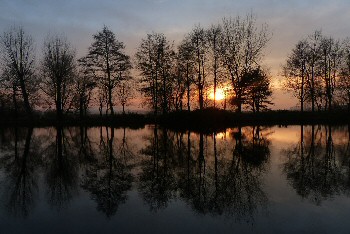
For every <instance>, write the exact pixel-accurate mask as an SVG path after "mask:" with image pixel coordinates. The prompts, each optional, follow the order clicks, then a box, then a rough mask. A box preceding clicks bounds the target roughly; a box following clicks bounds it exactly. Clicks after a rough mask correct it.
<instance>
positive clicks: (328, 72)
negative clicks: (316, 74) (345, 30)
mask: <svg viewBox="0 0 350 234" xmlns="http://www.w3.org/2000/svg"><path fill="white" fill-rule="evenodd" d="M321 53H322V56H321V59H320V66H321V70H322V71H323V77H322V78H323V87H324V95H325V99H326V104H325V108H326V109H328V110H329V111H331V110H332V108H333V102H334V92H335V89H336V81H337V77H338V75H339V73H340V72H339V70H340V64H341V58H342V49H341V46H340V41H338V40H335V39H334V38H332V37H328V38H327V37H323V38H322V41H321Z"/></svg>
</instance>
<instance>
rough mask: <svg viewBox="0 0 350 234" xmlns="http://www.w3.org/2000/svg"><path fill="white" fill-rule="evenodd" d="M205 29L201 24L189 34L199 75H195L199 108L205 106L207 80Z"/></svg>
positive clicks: (195, 66)
mask: <svg viewBox="0 0 350 234" xmlns="http://www.w3.org/2000/svg"><path fill="white" fill-rule="evenodd" d="M205 36H206V35H205V30H204V28H202V27H201V26H199V25H198V26H196V27H194V28H193V29H192V31H191V32H190V33H189V34H188V35H187V37H188V38H189V39H188V40H189V41H190V43H191V44H190V45H191V47H190V49H191V52H192V60H193V62H194V69H195V71H196V73H197V75H196V76H195V77H194V81H195V82H194V83H195V85H196V86H197V92H198V104H199V109H200V110H202V109H203V108H204V91H205V84H206V83H205V82H206V75H207V74H206V70H205V65H206V63H205V61H206V51H207V46H208V45H207V40H206V37H205Z"/></svg>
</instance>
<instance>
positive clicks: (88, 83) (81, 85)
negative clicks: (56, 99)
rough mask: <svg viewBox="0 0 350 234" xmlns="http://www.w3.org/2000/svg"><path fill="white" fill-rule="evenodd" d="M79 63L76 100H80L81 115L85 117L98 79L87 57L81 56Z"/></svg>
mask: <svg viewBox="0 0 350 234" xmlns="http://www.w3.org/2000/svg"><path fill="white" fill-rule="evenodd" d="M78 65H79V67H78V68H79V69H78V74H77V75H76V79H75V88H76V90H77V98H76V99H77V100H76V101H77V102H78V109H79V115H80V117H83V116H84V115H86V114H87V109H88V106H89V102H90V100H91V96H92V91H93V89H94V88H95V87H96V80H95V75H94V72H93V71H92V69H91V66H90V65H89V63H88V59H87V58H86V57H83V58H80V59H79V60H78Z"/></svg>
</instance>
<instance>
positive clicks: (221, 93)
mask: <svg viewBox="0 0 350 234" xmlns="http://www.w3.org/2000/svg"><path fill="white" fill-rule="evenodd" d="M209 98H210V99H211V100H214V90H211V91H210V94H209ZM224 98H225V91H224V90H223V89H220V88H217V89H216V93H215V100H217V101H220V100H223V99H224Z"/></svg>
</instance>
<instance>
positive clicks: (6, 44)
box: [0, 27, 36, 115]
mask: <svg viewBox="0 0 350 234" xmlns="http://www.w3.org/2000/svg"><path fill="white" fill-rule="evenodd" d="M0 45H1V46H0V51H1V55H2V63H3V66H2V70H3V72H5V73H7V74H6V75H7V77H8V78H10V79H11V80H12V81H11V83H12V84H13V85H15V86H18V87H19V90H20V91H21V96H22V99H23V104H24V107H25V110H26V112H27V114H29V115H31V113H32V107H31V104H30V102H29V101H30V97H29V96H30V94H31V93H30V92H29V87H31V86H33V85H34V87H35V84H36V82H35V76H34V58H35V51H34V45H33V39H32V37H31V36H30V35H28V34H26V33H25V31H24V30H23V28H22V27H13V28H11V29H9V30H8V31H6V32H4V34H3V35H2V36H1V37H0ZM30 83H31V84H30ZM16 89H17V87H16Z"/></svg>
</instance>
